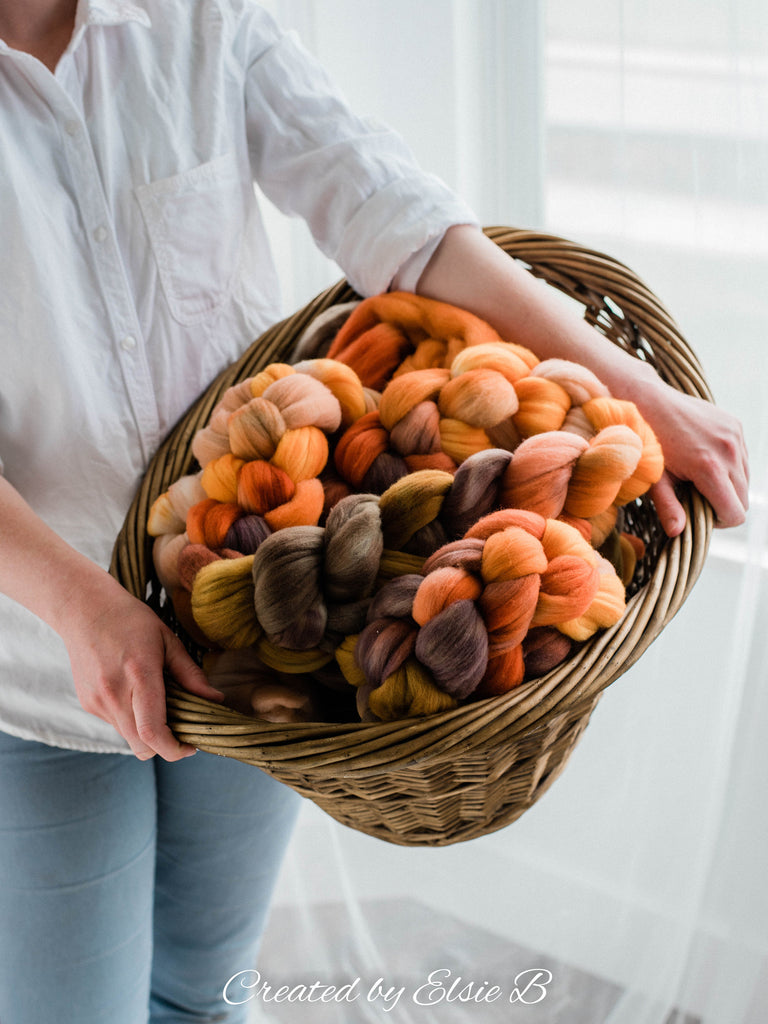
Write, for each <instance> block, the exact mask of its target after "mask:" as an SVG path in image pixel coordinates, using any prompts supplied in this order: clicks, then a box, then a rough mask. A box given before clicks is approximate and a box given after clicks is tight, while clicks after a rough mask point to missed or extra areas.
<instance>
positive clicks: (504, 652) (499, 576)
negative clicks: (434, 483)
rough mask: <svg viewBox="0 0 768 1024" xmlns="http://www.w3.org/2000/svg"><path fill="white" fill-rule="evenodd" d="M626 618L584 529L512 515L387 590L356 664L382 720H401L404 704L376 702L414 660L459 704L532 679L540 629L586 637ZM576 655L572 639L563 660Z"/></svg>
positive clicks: (609, 572)
mask: <svg viewBox="0 0 768 1024" xmlns="http://www.w3.org/2000/svg"><path fill="white" fill-rule="evenodd" d="M612 577H613V578H612ZM603 579H604V580H605V582H603ZM614 581H615V583H614ZM619 593H620V600H619V599H618V596H619ZM623 610H624V591H623V587H622V585H621V582H620V581H618V579H617V578H616V576H615V573H614V572H613V568H612V566H610V563H607V562H605V560H604V559H601V558H600V556H599V555H598V554H597V553H596V552H595V551H594V550H593V549H592V548H591V546H590V545H589V544H588V543H587V542H586V541H585V540H584V538H583V536H582V535H581V534H580V533H579V531H578V530H576V529H575V528H574V527H572V526H570V525H568V524H566V523H563V522H559V521H556V520H546V519H544V518H543V517H542V516H539V515H538V514H536V513H533V512H526V511H520V510H515V509H507V510H502V511H499V512H496V513H492V514H491V515H489V516H486V517H484V518H482V519H481V520H479V521H478V522H477V523H476V524H475V525H474V526H473V527H472V528H471V529H470V530H469V531H468V532H467V534H466V535H465V536H464V537H463V538H462V539H461V540H458V541H454V542H452V543H449V544H447V545H445V546H444V547H442V548H440V549H438V550H437V551H436V552H435V553H434V554H433V555H432V556H431V557H430V558H428V559H427V560H426V561H425V563H424V565H423V568H422V571H421V574H420V575H415V574H412V575H410V576H404V577H401V578H400V579H399V580H393V581H391V582H389V583H387V584H385V585H384V587H382V588H381V590H380V591H379V592H378V594H377V595H376V598H375V600H374V601H373V603H372V605H371V608H370V610H369V616H368V625H366V627H365V629H364V630H363V631H362V633H361V634H360V636H359V639H358V641H357V643H356V645H355V660H356V663H357V665H358V666H359V668H360V670H361V671H362V673H363V674H364V676H365V678H366V681H367V683H368V684H369V686H372V687H373V689H371V690H370V692H369V694H368V705H369V708H371V709H373V707H374V704H375V706H376V707H378V711H377V712H375V713H376V714H377V717H383V718H389V717H399V716H400V715H401V714H402V713H404V710H403V708H402V706H399V705H398V707H397V708H392V709H386V708H384V707H383V703H384V702H383V700H382V699H381V698H383V693H382V694H379V699H378V701H377V700H376V698H375V697H374V695H375V694H376V692H377V688H378V687H379V686H381V685H382V684H383V683H384V682H385V681H386V680H387V679H388V677H389V676H391V675H392V674H393V673H394V672H396V671H398V670H400V669H402V667H403V665H405V664H406V662H408V661H409V659H415V662H416V663H417V664H418V665H419V666H420V667H421V669H422V671H425V672H426V673H427V677H426V678H427V679H428V681H430V682H431V683H432V684H434V686H436V687H437V688H438V689H439V690H442V691H443V692H444V693H446V694H448V695H449V696H450V697H452V698H453V699H455V700H458V701H462V700H466V699H467V698H468V697H470V696H489V695H493V694H498V693H503V692H505V691H506V690H508V689H510V688H512V687H514V686H515V685H517V684H519V683H520V682H521V681H522V680H523V678H524V675H525V664H524V653H523V651H524V647H523V644H524V641H525V639H526V637H527V635H528V634H529V631H530V630H531V629H532V628H540V627H551V628H554V629H556V630H558V631H560V632H561V633H563V634H564V635H565V636H566V638H568V637H571V638H575V639H585V638H586V637H587V636H589V635H592V633H594V632H595V631H596V630H597V629H598V628H601V627H602V626H605V625H608V624H612V623H614V622H616V621H618V619H619V618H620V616H621V614H622V613H623ZM569 650H570V644H569V642H568V640H567V639H566V641H565V643H563V644H562V645H561V646H560V653H561V654H562V655H563V656H565V655H566V654H567V652H568V651H569ZM547 663H548V664H550V667H551V664H552V657H551V654H550V656H549V658H548V661H547ZM385 692H388V691H385ZM393 692H394V691H393Z"/></svg>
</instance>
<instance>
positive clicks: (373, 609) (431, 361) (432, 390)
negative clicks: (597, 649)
mask: <svg viewBox="0 0 768 1024" xmlns="http://www.w3.org/2000/svg"><path fill="white" fill-rule="evenodd" d="M304 354H306V353H304ZM192 453H193V454H194V456H195V458H196V459H197V461H198V463H199V465H200V470H199V472H197V473H194V474H191V475H189V476H187V477H184V478H182V479H181V480H179V481H177V482H176V483H174V484H173V485H172V486H171V487H170V488H169V489H168V491H167V492H165V493H164V494H162V495H160V497H158V499H157V500H156V501H155V503H154V504H153V506H152V509H151V511H150V516H149V523H148V530H149V532H150V534H151V535H153V536H154V537H155V538H156V540H155V544H154V548H153V559H154V563H155V568H156V571H157V575H158V579H159V580H160V583H161V584H162V586H163V587H164V589H165V591H166V593H167V594H168V596H169V598H170V599H171V601H172V603H173V606H174V610H175V612H176V617H177V619H178V621H179V622H180V624H181V625H182V627H183V628H184V629H185V630H186V632H187V633H188V635H189V636H190V638H191V639H192V640H194V642H195V643H197V644H198V645H200V646H202V647H203V648H207V649H208V650H209V651H211V652H215V651H221V650H222V649H223V650H224V651H227V652H229V660H227V659H223V658H222V660H221V661H220V662H215V661H214V660H213V658H212V656H206V658H207V664H208V665H209V666H211V671H213V668H212V666H213V665H214V664H219V665H221V666H223V668H222V677H226V676H227V673H230V675H231V676H232V678H233V679H234V678H235V676H237V681H236V683H235V682H233V683H232V687H231V689H232V694H233V695H234V694H238V695H239V696H237V698H236V699H237V701H239V705H238V706H240V707H241V709H242V708H250V709H252V710H253V711H254V713H256V714H259V713H260V712H263V713H264V714H265V715H268V714H269V713H271V712H270V708H271V707H272V705H271V704H270V700H272V697H275V700H276V701H277V704H278V705H279V707H280V710H278V711H276V712H274V713H275V714H276V715H278V716H279V715H283V714H285V715H287V716H288V719H287V720H296V719H298V718H299V717H301V716H302V715H304V714H306V713H307V708H312V709H317V708H319V707H321V706H322V705H323V700H321V699H320V700H319V699H318V693H320V694H322V693H326V692H328V691H327V687H328V685H330V686H331V689H334V688H336V689H338V688H339V687H341V688H342V689H343V688H344V687H345V686H346V687H347V688H348V691H349V692H350V693H355V694H356V704H357V708H358V712H359V714H360V716H361V717H363V718H364V719H371V718H375V719H386V720H391V719H393V718H398V717H403V716H406V715H422V714H430V713H432V712H435V711H439V710H444V709H446V708H449V707H453V706H456V704H458V703H460V702H462V701H465V700H468V699H477V698H480V697H489V696H493V695H495V694H500V693H504V692H506V691H507V690H509V689H510V688H511V687H514V686H516V685H519V683H520V682H522V681H523V679H525V678H530V677H532V676H535V675H539V674H542V673H543V672H546V671H548V670H549V669H550V668H552V667H554V666H555V665H556V664H559V663H560V661H562V660H563V659H564V658H565V657H567V656H568V655H569V653H570V651H571V649H572V646H573V644H574V643H578V642H581V641H583V640H585V639H587V638H588V637H590V636H592V635H593V634H594V633H595V632H596V631H597V630H598V629H602V628H604V627H606V626H610V625H612V624H614V623H615V622H616V621H618V619H619V618H620V617H621V615H622V613H623V610H624V600H625V597H624V583H625V582H627V581H628V579H629V578H631V573H632V570H633V568H634V564H635V562H636V560H637V558H638V557H639V556H640V555H641V553H642V542H640V541H638V540H637V539H634V538H627V537H624V536H621V535H620V534H619V532H618V531H617V530H616V528H615V525H616V522H617V515H618V510H619V508H620V506H621V505H623V504H625V503H626V502H628V501H633V500H635V499H636V498H637V497H639V496H640V495H641V494H642V493H644V492H645V491H646V490H647V489H648V487H649V486H651V485H652V484H653V483H654V482H655V481H656V480H658V479H659V476H660V475H661V472H662V469H663V461H662V455H661V449H660V447H659V445H658V442H657V441H656V438H655V437H654V435H653V432H652V431H651V429H650V427H649V426H648V425H647V424H646V423H645V421H644V420H643V418H642V417H641V416H640V414H639V412H638V411H637V409H636V407H635V406H634V405H632V403H629V402H622V401H617V400H615V399H613V398H612V397H611V396H610V394H609V393H608V391H607V389H606V388H605V387H604V386H603V385H602V384H601V382H600V381H599V380H598V379H597V378H596V377H595V376H594V374H592V373H591V372H590V371H589V370H587V369H586V368H584V367H581V366H579V365H577V364H574V363H570V362H567V361H565V360H556V359H551V360H545V361H539V360H538V358H537V357H536V356H535V355H534V354H533V353H531V352H530V351H529V350H527V349H525V348H524V347H522V346H520V345H516V344H514V343H511V342H507V341H504V340H502V339H501V338H500V337H499V336H498V334H497V333H496V332H495V331H494V330H493V329H492V328H491V327H490V326H489V325H488V324H485V323H484V322H483V321H481V320H479V319H478V318H476V317H474V316H472V315H471V314H469V313H466V312H465V311H463V310H459V309H456V308H455V307H452V306H449V305H446V304H444V303H438V302H434V301H433V300H427V299H422V298H419V297H417V296H414V295H406V294H404V293H393V294H388V295H383V296H375V297H374V298H372V299H367V300H365V301H363V302H361V303H359V304H358V305H356V306H354V308H352V310H351V312H350V313H349V315H348V317H347V319H346V320H345V322H344V323H343V324H342V326H341V328H340V330H339V331H338V334H337V335H336V337H335V339H334V340H333V342H332V344H331V347H330V349H329V350H328V355H327V356H319V357H317V358H302V359H301V361H300V362H298V363H297V364H296V365H294V366H290V365H288V364H285V363H275V364H271V365H270V366H268V367H266V368H265V369H264V370H263V371H261V372H260V373H258V374H257V375H256V376H254V377H251V378H249V379H247V380H244V381H241V382H240V383H238V384H236V385H234V386H233V387H230V388H229V389H228V390H227V391H226V392H225V394H224V395H223V397H222V399H221V401H220V402H219V403H218V405H217V406H216V407H215V409H214V410H213V413H212V414H211V417H210V420H209V422H208V425H207V426H206V427H204V428H203V429H202V430H200V431H198V433H197V434H196V435H195V437H194V439H193V441H192ZM601 545H605V547H604V548H603V550H606V551H610V553H611V558H612V559H613V561H614V562H615V563H616V565H617V566H621V567H622V569H621V571H622V579H623V581H622V579H620V578H619V576H618V575H617V573H616V571H615V569H614V566H613V565H612V564H611V562H609V561H608V560H607V559H606V558H604V557H602V556H601V555H600V554H598V552H597V550H596V548H597V547H600V546H601ZM233 659H234V660H233ZM254 666H261V668H260V669H259V671H255V670H254V672H253V676H254V690H253V693H252V694H251V696H248V695H247V694H246V697H243V693H244V691H243V681H242V673H243V672H246V673H247V672H248V671H251V670H253V669H254ZM334 666H335V668H334ZM262 670H263V671H262ZM238 672H239V673H240V675H237V673H238ZM264 672H267V673H268V676H267V677H266V678H265V676H264ZM276 675H277V676H279V686H278V690H277V691H276V694H277V696H275V694H273V695H272V697H271V696H269V694H267V690H266V688H267V686H268V681H269V680H271V681H272V682H274V680H275V677H276ZM292 678H293V679H296V680H297V687H299V688H300V689H302V692H303V693H304V696H305V697H306V698H307V699H306V700H302V701H293V699H292V698H290V697H289V698H288V699H287V702H286V701H283V702H282V703H281V701H282V697H281V696H280V694H281V693H282V690H280V687H283V688H284V687H285V685H286V682H285V681H286V680H289V681H290V679H292ZM299 681H300V685H299ZM345 681H346V682H345ZM257 683H258V686H257V685H256V684H257ZM313 687H315V688H317V687H319V690H318V691H317V693H314V695H312V694H311V693H310V691H312V688H313ZM262 689H263V690H264V693H265V696H264V700H263V701H260V700H259V698H258V691H259V690H262ZM251 697H252V698H253V699H251ZM246 698H247V699H246ZM310 698H311V699H310ZM234 699H235V697H234V696H233V700H234ZM286 706H287V710H286ZM291 716H293V718H291Z"/></svg>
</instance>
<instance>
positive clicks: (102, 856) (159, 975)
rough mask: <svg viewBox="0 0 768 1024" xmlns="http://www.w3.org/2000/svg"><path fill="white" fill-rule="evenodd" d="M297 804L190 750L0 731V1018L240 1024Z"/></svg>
mask: <svg viewBox="0 0 768 1024" xmlns="http://www.w3.org/2000/svg"><path fill="white" fill-rule="evenodd" d="M299 803H300V798H299V797H298V796H297V795H296V794H295V793H293V792H292V791H291V790H290V789H288V788H287V787H285V786H283V785H281V784H280V783H278V782H276V781H275V780H274V779H272V778H270V777H269V776H268V775H266V774H264V773H263V772H261V771H260V770H259V769H257V768H254V767H251V766H250V765H245V764H241V763H240V762H237V761H233V760H231V759H230V758H220V757H216V756H215V755H212V754H205V753H202V752H201V751H198V752H197V753H196V754H195V755H194V756H193V757H190V758H186V759H185V760H183V761H179V762H174V763H169V762H166V761H162V760H160V759H159V758H153V759H152V760H151V761H138V760H137V759H136V758H134V757H132V756H126V755H121V754H86V753H80V752H77V751H71V750H60V749H58V748H55V747H49V746H45V745H43V744H40V743H32V742H29V741H26V740H19V739H16V738H14V737H12V736H8V735H6V734H4V733H0V1021H2V1024H51V1022H53V1021H58V1022H61V1024H67V1022H70V1021H71V1022H75V1021H76V1022H77V1024H147V1022H148V1021H149V1022H151V1024H182V1022H185V1024H189V1022H192V1021H195V1022H200V1024H202V1022H204V1021H222V1022H224V1021H225V1022H226V1024H242V1022H243V1021H245V1019H246V1015H247V1005H245V1006H241V1007H237V1006H230V1005H228V1004H227V1002H226V1001H225V1000H224V998H223V989H224V986H225V985H226V983H227V981H228V980H229V978H230V977H232V975H233V974H235V973H237V972H238V971H242V970H247V969H250V968H251V967H253V965H254V963H255V960H256V953H257V948H258V944H259V939H260V936H261V932H262V929H263V926H264V923H265V917H266V911H267V906H268V902H269V897H270V894H271V891H272V888H273V885H274V882H275V879H276V876H277V871H278V868H279V865H280V861H281V858H282V854H283V851H284V849H285V847H286V845H287V842H288V839H289V837H290V834H291V829H292V826H293V823H294V820H295V817H296V812H297V809H298V805H299Z"/></svg>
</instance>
